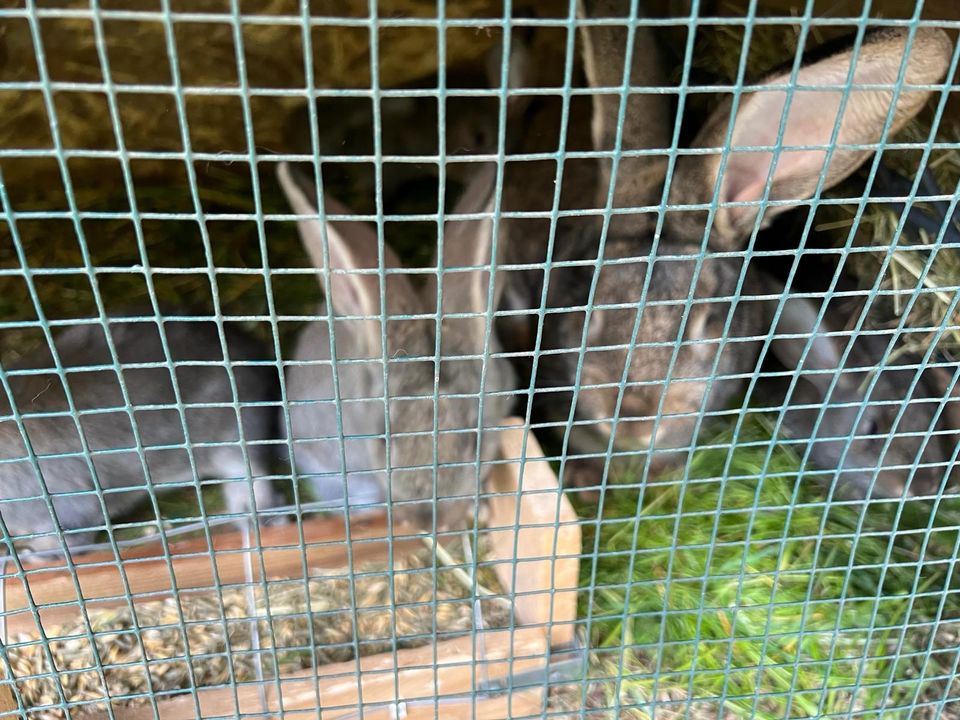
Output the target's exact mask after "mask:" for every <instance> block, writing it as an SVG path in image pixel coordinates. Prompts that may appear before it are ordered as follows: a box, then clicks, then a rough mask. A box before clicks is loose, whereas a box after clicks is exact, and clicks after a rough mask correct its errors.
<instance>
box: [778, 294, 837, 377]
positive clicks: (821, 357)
mask: <svg viewBox="0 0 960 720" xmlns="http://www.w3.org/2000/svg"><path fill="white" fill-rule="evenodd" d="M771 304H772V303H771ZM817 315H818V312H817V308H816V306H815V305H814V304H813V303H812V302H810V301H809V300H806V299H805V298H790V299H788V300H787V301H786V302H785V303H784V304H783V310H782V311H781V313H780V317H779V319H778V321H777V327H776V330H775V331H774V334H775V335H776V336H783V335H788V336H792V337H781V338H779V339H775V340H774V341H773V342H772V343H771V346H770V348H771V350H772V351H773V354H774V355H775V356H776V358H777V359H778V360H779V361H780V362H781V363H782V364H783V365H784V367H786V368H787V369H788V370H833V371H836V370H837V368H839V367H840V352H839V349H838V347H837V344H836V343H835V342H834V341H833V339H831V338H829V337H827V336H825V335H823V334H821V332H822V325H821V324H820V323H818V322H817ZM771 320H772V315H771ZM811 337H812V338H813V340H812V342H811V340H810V338H811ZM808 344H809V345H810V348H809V349H808V350H807V354H806V356H805V357H804V355H803V351H804V348H806V346H807V345H808ZM801 359H802V360H803V367H802V368H801V366H800V362H801ZM803 378H804V379H805V380H807V381H809V382H810V383H812V384H813V385H814V386H816V387H817V389H818V390H819V391H820V392H821V393H825V392H826V391H827V389H828V388H829V386H830V383H831V381H832V379H833V376H832V375H829V374H824V373H815V374H814V373H805V374H804V375H803Z"/></svg>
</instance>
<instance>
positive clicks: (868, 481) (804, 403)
mask: <svg viewBox="0 0 960 720" xmlns="http://www.w3.org/2000/svg"><path fill="white" fill-rule="evenodd" d="M813 314H815V313H813ZM786 315H787V313H785V316H786ZM831 319H834V320H835V319H836V318H831ZM810 326H811V322H810V320H809V318H808V319H805V320H802V321H801V322H800V323H794V324H793V326H792V327H791V326H790V321H789V320H788V321H787V322H786V324H785V323H784V322H783V321H782V322H781V323H780V325H779V326H778V329H777V333H778V335H779V334H781V333H784V334H786V335H789V336H792V337H790V338H789V339H779V340H776V341H774V342H773V343H772V345H771V349H772V350H773V353H774V355H775V357H776V358H777V359H778V360H779V361H780V363H782V364H783V365H784V366H785V367H787V368H788V370H790V371H791V374H792V371H793V369H794V368H796V371H797V372H798V377H797V379H796V383H795V387H794V390H793V392H792V394H791V395H790V396H789V397H787V396H786V394H785V393H784V392H774V393H771V394H769V395H766V399H765V400H764V404H767V405H771V406H772V407H774V409H779V407H778V406H777V405H776V404H775V403H780V404H781V405H784V406H785V408H786V409H785V410H784V411H783V412H784V414H783V424H784V427H785V429H786V431H787V435H788V436H789V438H791V439H793V440H794V441H800V442H801V445H800V446H799V449H798V453H799V454H801V455H803V454H804V453H805V452H806V453H808V462H809V464H810V465H811V466H812V467H813V469H815V470H818V471H821V472H823V473H827V474H828V475H827V477H828V478H834V477H835V493H836V495H837V496H839V497H840V498H843V499H852V500H860V499H865V498H868V497H881V498H896V497H903V496H905V495H906V496H915V495H932V494H935V493H937V492H939V491H940V489H941V488H943V487H945V486H949V485H953V484H955V481H956V476H955V473H954V471H953V468H952V467H951V466H950V460H951V458H952V456H953V450H954V448H955V446H956V442H957V434H958V431H960V401H958V398H957V392H956V390H955V389H954V388H952V387H951V385H952V384H953V382H952V380H953V373H952V372H950V371H949V370H947V369H945V368H943V367H939V366H930V367H923V362H922V358H920V357H918V356H916V355H912V354H909V353H906V354H897V355H894V354H888V353H887V348H888V346H889V337H888V336H886V335H879V334H873V333H867V332H863V333H860V334H858V335H856V336H854V337H851V335H850V333H848V332H847V333H837V332H827V333H824V332H822V331H820V330H817V329H815V331H814V332H813V333H810V330H809V328H810ZM807 345H809V350H808V352H807V354H806V356H805V357H804V355H803V349H804V347H805V346H807ZM845 354H846V358H845V359H844V355H845ZM788 378H789V375H788V376H787V378H785V379H782V380H781V381H780V382H778V383H775V386H778V387H779V388H780V390H781V391H785V390H786V389H787V388H786V386H787V385H789V382H788V381H787V379H788ZM911 387H913V390H912V392H911ZM807 448H809V449H807ZM914 466H916V467H914Z"/></svg>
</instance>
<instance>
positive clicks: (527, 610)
mask: <svg viewBox="0 0 960 720" xmlns="http://www.w3.org/2000/svg"><path fill="white" fill-rule="evenodd" d="M499 439H500V447H501V457H502V459H503V460H505V461H507V462H501V463H499V464H497V465H494V466H493V467H492V468H491V472H490V479H489V483H490V484H489V487H487V488H486V491H487V492H489V493H491V494H492V496H491V497H489V498H488V499H487V500H486V503H487V505H488V510H489V512H488V513H487V517H488V520H487V522H486V526H485V528H484V529H483V530H481V531H480V532H481V537H482V538H484V539H485V545H486V547H487V548H488V550H489V552H488V555H487V556H486V557H485V558H484V563H485V564H487V565H492V566H493V568H494V570H495V572H496V577H497V579H498V580H499V583H500V585H501V587H502V588H503V590H504V591H505V593H506V595H507V597H509V599H510V602H511V604H512V616H513V619H514V624H513V626H512V627H510V628H507V629H503V628H501V629H489V628H476V627H475V628H474V629H473V630H472V631H471V632H470V633H466V634H464V635H463V636H461V637H454V638H453V639H448V640H440V641H438V642H436V643H435V644H431V645H427V646H422V647H417V648H405V649H399V650H396V651H394V652H386V653H381V654H378V655H367V656H363V657H360V658H356V659H354V660H350V661H348V662H339V663H331V664H325V665H319V666H318V667H317V668H316V670H306V671H298V672H293V673H286V674H284V673H280V674H278V675H277V676H275V677H274V676H272V675H270V676H268V677H264V679H263V680H262V682H259V681H258V682H251V683H242V684H241V683H237V684H236V686H224V685H220V686H216V687H193V688H187V689H185V690H183V691H181V692H179V693H177V694H169V695H167V694H164V695H162V696H155V697H153V698H151V700H150V702H149V703H142V704H138V705H131V704H129V703H127V702H124V701H122V700H119V699H118V700H114V701H112V702H113V707H112V710H113V715H114V717H116V718H124V719H126V720H139V719H140V718H143V719H144V720H147V718H154V717H159V718H161V719H162V720H178V719H180V718H183V719H184V720H186V719H188V718H195V717H198V716H199V717H226V716H236V715H237V714H240V713H242V714H244V715H251V716H260V717H272V716H275V715H276V713H278V712H280V711H281V710H282V711H284V712H294V711H314V712H315V711H316V709H317V698H318V697H319V699H320V710H321V711H322V716H323V717H324V718H346V717H353V716H355V715H358V713H359V711H360V710H361V709H362V711H363V716H364V717H370V718H379V717H383V718H396V717H409V718H418V717H424V718H435V717H444V718H445V717H450V718H458V720H460V719H462V718H465V717H471V718H489V719H491V720H492V719H494V718H510V717H516V716H522V715H527V714H536V713H539V712H540V711H541V709H542V707H543V704H544V701H545V697H544V690H545V688H546V687H547V678H548V677H549V676H550V675H551V673H552V672H553V671H554V670H552V669H551V667H553V668H554V669H555V668H556V661H557V660H558V658H559V659H562V658H566V662H565V665H566V667H568V668H569V667H571V666H572V667H573V668H574V670H575V671H579V660H578V655H577V654H576V653H575V652H573V646H574V643H575V634H574V627H575V621H576V612H577V582H578V574H579V557H580V552H581V538H580V527H579V525H578V523H577V517H576V514H575V513H574V511H573V508H572V507H571V506H570V504H569V501H568V500H567V499H566V497H565V496H564V495H563V493H562V491H561V489H560V487H559V486H558V483H557V478H556V475H555V474H554V472H553V470H552V469H551V467H550V465H549V464H548V463H547V462H546V461H545V460H543V459H542V458H543V455H542V452H541V450H540V447H539V445H538V444H537V442H536V440H535V439H534V437H533V435H532V433H529V432H527V431H525V430H524V428H523V423H522V421H520V420H510V421H508V422H507V423H506V424H505V427H504V429H503V430H502V431H500V438H499ZM524 442H525V443H526V446H525V448H524ZM521 457H523V458H525V460H523V461H521V460H520V458H521ZM408 532H410V531H408ZM301 533H302V537H303V540H302V544H301V540H300V536H301ZM403 535H404V529H403V528H394V538H395V539H394V540H393V542H392V546H393V551H394V556H395V557H399V556H402V554H403V553H404V552H406V551H407V550H411V551H412V550H413V549H416V548H422V547H423V545H422V542H423V541H422V539H421V538H416V537H409V536H408V537H403ZM348 537H349V550H350V556H352V563H353V565H352V567H354V568H355V567H357V565H358V563H361V562H365V561H371V560H374V559H376V560H385V559H386V558H387V556H388V550H389V546H390V544H389V543H388V538H387V524H386V518H385V516H384V515H377V514H374V515H367V516H363V517H356V518H353V519H352V520H351V521H350V526H349V528H347V527H345V524H344V522H343V520H342V519H334V518H330V517H321V518H318V519H313V520H307V521H304V522H303V523H302V524H301V525H299V526H297V525H294V524H289V525H286V526H283V527H265V528H262V529H261V530H260V544H259V546H257V547H252V546H251V542H250V534H249V533H239V532H229V533H218V534H216V535H215V536H214V537H213V542H212V545H213V548H212V552H211V550H210V547H209V545H208V543H207V541H206V539H204V538H200V539H191V540H184V541H181V542H175V543H169V544H168V545H167V551H166V552H164V551H163V549H162V548H161V547H160V546H159V543H158V542H156V541H151V542H149V543H147V544H141V545H136V546H132V547H128V548H124V549H122V550H121V553H120V554H121V558H120V562H119V563H118V562H117V558H116V556H115V555H114V553H113V552H103V553H91V554H87V555H84V556H82V557H77V558H75V559H74V568H73V569H72V570H67V569H66V568H64V567H63V564H62V561H60V564H59V565H58V566H53V565H51V564H49V563H47V564H45V565H31V566H29V567H25V573H24V576H23V577H21V576H18V575H14V574H12V573H11V569H12V567H13V566H12V565H11V564H8V565H7V570H6V579H5V582H4V583H3V586H2V600H3V609H4V612H5V613H6V614H5V617H4V619H5V622H4V627H3V633H2V638H3V640H4V641H5V642H6V641H7V639H8V638H11V637H18V638H21V639H22V638H23V637H24V636H32V637H41V635H42V636H43V637H46V638H47V639H50V638H51V634H55V633H56V632H57V628H59V627H63V626H64V625H65V624H68V623H70V622H76V621H77V620H78V619H80V618H82V617H83V616H84V614H85V613H90V612H91V611H93V610H94V609H98V608H110V607H126V606H129V597H130V596H133V598H134V600H135V601H136V602H144V601H149V602H153V601H157V600H160V599H163V598H164V597H167V598H170V597H179V602H180V603H181V604H182V605H183V604H188V603H189V602H190V599H189V594H188V593H189V592H190V591H191V590H194V591H195V590H198V589H207V590H209V589H210V588H212V587H215V586H217V585H219V586H221V587H229V586H231V585H233V586H235V587H242V586H244V585H246V584H249V583H251V582H258V581H261V580H263V579H265V580H267V581H279V580H291V579H303V578H304V570H307V574H308V575H309V576H310V577H311V578H313V577H314V573H316V572H322V571H328V572H329V571H331V570H340V571H342V572H343V573H344V574H346V573H347V572H348V570H349V568H350V567H351V564H350V561H349V560H348V554H347V551H348V543H347V538H348ZM24 577H25V578H26V581H24ZM388 612H389V610H388ZM36 618H39V624H40V625H42V628H41V627H38V622H37V619H36ZM41 630H42V633H41ZM551 662H553V663H554V665H553V666H551ZM508 689H509V690H508ZM0 691H2V692H0V695H3V696H5V697H0V712H3V711H4V710H5V709H6V708H7V707H9V708H10V709H11V710H14V711H16V710H17V703H16V701H15V700H14V699H13V696H12V692H11V689H10V686H9V685H8V684H5V685H2V686H0ZM104 702H105V700H100V701H99V702H97V703H94V704H92V705H89V706H82V708H83V711H82V713H81V714H82V716H83V717H106V716H107V713H106V710H105V708H104ZM154 706H155V708H156V713H155V710H154ZM80 709H81V708H80V707H78V708H77V710H80ZM75 713H76V710H75V711H74V714H75ZM51 716H52V715H51Z"/></svg>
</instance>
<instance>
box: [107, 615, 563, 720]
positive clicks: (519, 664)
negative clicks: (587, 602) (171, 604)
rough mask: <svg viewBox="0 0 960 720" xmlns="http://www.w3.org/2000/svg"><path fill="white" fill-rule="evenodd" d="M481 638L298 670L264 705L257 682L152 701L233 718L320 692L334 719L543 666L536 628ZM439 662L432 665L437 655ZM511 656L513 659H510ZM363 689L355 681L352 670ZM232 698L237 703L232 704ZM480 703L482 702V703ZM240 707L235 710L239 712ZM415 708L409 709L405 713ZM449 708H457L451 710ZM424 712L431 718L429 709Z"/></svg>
mask: <svg viewBox="0 0 960 720" xmlns="http://www.w3.org/2000/svg"><path fill="white" fill-rule="evenodd" d="M479 635H481V636H482V639H483V648H482V650H481V649H480V648H479V647H477V645H479V643H478V644H477V645H475V644H474V640H473V638H471V637H469V636H468V637H463V638H454V639H452V640H445V641H443V642H440V643H437V645H436V647H435V648H434V646H425V647H421V648H412V649H406V650H399V651H397V654H396V663H395V662H394V657H393V655H392V654H391V653H383V654H380V655H371V656H368V657H364V658H360V660H359V662H357V661H351V662H344V663H336V664H331V665H323V666H321V667H319V668H318V673H317V674H318V675H319V677H320V681H319V683H318V682H317V681H316V680H315V679H314V677H313V674H312V673H310V672H304V673H298V674H296V675H291V676H287V677H284V678H283V679H281V680H280V691H279V698H278V692H277V684H276V683H275V682H274V681H270V680H268V681H266V683H265V686H266V687H265V690H266V692H265V693H264V695H265V698H266V702H267V706H266V708H264V707H263V705H262V698H261V693H260V689H259V688H258V687H257V686H255V685H245V686H243V687H240V688H237V690H236V692H235V691H234V689H233V688H213V689H203V688H200V689H198V690H196V701H195V699H194V694H193V693H190V694H184V695H178V696H176V697H173V698H170V699H168V700H161V701H159V702H158V703H157V711H158V713H159V717H160V720H193V719H194V718H195V717H196V702H199V705H200V713H201V717H213V716H223V715H231V714H235V713H243V714H247V713H252V714H256V713H266V714H273V713H277V712H279V711H280V709H281V708H282V709H283V710H284V711H295V710H304V709H310V708H316V706H317V692H318V691H319V694H320V709H321V710H322V711H323V716H324V717H325V718H337V717H343V716H346V715H351V714H353V713H355V712H356V710H357V707H358V706H359V704H360V702H361V700H362V702H363V703H364V704H373V705H377V704H383V703H396V702H398V701H399V702H411V701H423V700H428V701H432V700H433V699H434V698H441V699H442V698H443V697H445V696H446V697H451V696H457V695H462V694H464V693H469V692H470V690H471V688H473V687H475V686H476V684H477V683H479V682H481V681H482V680H483V679H484V678H504V677H506V676H507V675H508V674H510V673H511V672H513V673H517V672H524V671H525V670H533V669H536V668H538V667H541V666H542V665H543V662H544V656H545V653H546V649H547V648H546V639H545V636H544V632H543V630H542V629H541V628H523V627H520V628H515V629H514V630H513V631H512V632H511V631H509V630H487V631H483V632H482V633H480V634H479ZM435 657H436V665H434V658H435ZM511 658H512V661H511ZM358 667H359V671H360V674H361V678H362V680H361V684H360V685H358V683H357V671H358ZM234 698H236V700H237V701H238V702H235V700H234ZM483 702H486V701H481V702H480V704H483ZM471 703H472V700H469V701H466V702H460V703H453V704H451V705H450V706H449V707H448V706H447V704H446V703H442V704H441V708H443V712H441V717H458V718H460V717H462V712H463V709H464V706H466V707H468V708H469V706H470V704H471ZM238 704H239V707H238ZM410 707H412V706H408V710H409V708H410ZM504 707H505V705H504V703H503V701H502V698H498V699H497V702H496V703H494V704H493V705H492V706H491V707H490V708H488V709H487V710H485V711H484V712H483V713H482V715H477V717H489V718H491V719H492V718H502V717H509V716H508V715H499V714H497V713H496V712H493V710H495V709H498V708H499V709H502V708H504ZM454 708H458V709H457V710H456V711H455V712H454ZM429 711H430V713H431V717H433V707H432V703H430V707H429ZM114 715H115V717H116V718H118V720H152V719H153V718H154V717H155V715H154V709H153V706H152V705H141V706H139V707H134V708H126V707H123V706H120V705H118V706H117V707H116V708H115V710H114Z"/></svg>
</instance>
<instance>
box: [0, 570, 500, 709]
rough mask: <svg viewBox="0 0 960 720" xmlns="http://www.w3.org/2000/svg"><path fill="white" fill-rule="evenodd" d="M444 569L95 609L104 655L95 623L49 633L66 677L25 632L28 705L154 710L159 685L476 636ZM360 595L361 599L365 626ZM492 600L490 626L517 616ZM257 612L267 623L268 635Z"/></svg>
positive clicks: (248, 677) (14, 659)
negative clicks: (107, 704) (106, 702)
mask: <svg viewBox="0 0 960 720" xmlns="http://www.w3.org/2000/svg"><path fill="white" fill-rule="evenodd" d="M432 567H433V563H432V556H431V553H430V552H429V551H424V552H419V553H414V554H412V555H410V556H408V557H406V558H405V559H404V560H402V561H399V562H397V563H396V564H395V566H394V568H395V571H394V574H393V588H392V593H391V586H390V576H389V574H388V573H387V571H386V566H385V565H384V564H383V563H371V564H364V565H362V566H358V567H357V568H356V570H355V575H356V577H355V579H354V581H353V583H351V582H350V580H349V578H347V577H344V576H343V572H344V571H342V570H341V571H336V572H327V573H323V574H322V575H320V576H319V577H318V576H317V575H314V576H313V577H312V579H311V580H309V582H308V583H306V585H307V587H308V589H309V597H308V594H307V592H305V588H304V582H303V581H300V580H298V581H275V582H273V583H270V584H268V585H267V593H266V600H265V599H264V593H263V588H262V587H259V586H256V587H252V588H233V589H228V590H224V591H223V592H222V594H221V595H219V596H218V595H217V594H214V593H212V592H206V593H190V594H183V596H182V599H181V600H180V602H179V603H178V601H177V600H176V599H173V598H168V599H164V600H159V601H153V602H148V603H143V604H139V605H137V606H136V608H135V619H134V613H132V612H131V611H130V609H129V608H118V609H93V610H90V611H89V613H88V614H89V620H90V624H89V629H90V630H92V631H93V633H95V646H96V653H97V657H96V658H95V657H94V655H93V651H92V648H91V644H90V641H89V639H88V636H87V633H88V629H87V627H88V626H87V625H86V624H85V623H83V622H80V621H78V622H75V623H72V624H70V625H66V626H63V627H61V628H58V629H56V630H54V631H53V632H50V633H48V637H58V638H65V639H55V640H50V641H49V644H48V647H49V652H50V654H51V655H52V657H53V659H54V663H55V666H56V669H57V675H55V676H51V675H47V676H46V677H43V675H44V674H47V673H50V670H51V667H50V663H49V660H48V659H47V656H46V652H45V650H44V646H43V643H42V642H40V641H37V640H36V639H35V638H31V637H29V636H24V637H19V638H17V639H16V640H17V642H22V643H29V644H24V645H20V646H14V647H10V646H8V648H7V657H8V658H9V661H10V666H11V667H12V669H13V674H14V677H15V679H16V685H17V688H18V690H19V692H20V695H21V698H22V701H23V703H24V706H25V707H27V708H34V707H36V708H38V709H37V710H36V711H35V712H32V713H31V717H37V718H62V717H64V714H63V711H62V710H61V709H59V708H50V707H46V708H44V706H51V705H56V704H58V703H60V702H62V701H61V699H60V692H61V691H62V693H63V696H64V698H65V700H66V701H67V702H69V703H80V702H82V703H89V704H87V705H84V706H82V707H80V708H75V709H73V710H72V714H73V715H74V716H76V714H77V712H78V711H80V712H81V713H86V712H91V711H102V709H103V706H102V703H98V702H97V701H98V700H103V699H104V698H105V697H109V698H111V700H112V701H113V702H114V707H116V702H117V700H118V699H120V700H121V701H122V699H123V698H125V697H126V698H130V696H133V695H140V697H135V698H130V699H129V700H128V702H129V704H132V705H142V704H147V703H148V702H149V698H150V696H151V695H152V694H156V693H158V692H165V693H167V694H169V693H170V692H171V691H177V690H188V689H190V688H196V687H208V686H217V685H226V684H235V683H241V682H252V681H256V680H258V678H259V677H260V673H262V677H265V678H267V680H268V681H269V678H271V677H273V675H274V674H275V670H276V674H284V673H291V672H296V671H298V670H302V669H304V668H310V667H312V666H313V664H314V662H315V663H316V664H317V665H322V664H325V663H331V662H343V661H347V660H351V659H353V658H354V657H355V656H356V649H357V648H359V652H360V654H361V655H371V654H376V653H381V652H386V651H389V650H391V649H392V648H393V647H394V638H395V639H396V647H398V648H405V647H416V646H420V645H426V644H429V643H430V642H431V641H432V640H433V638H434V637H439V638H448V637H451V636H455V635H458V634H463V633H467V632H469V631H470V630H471V629H473V627H474V608H473V604H472V602H471V601H470V600H469V599H467V598H469V596H470V594H469V592H467V591H466V590H465V589H464V587H463V584H461V582H460V581H459V580H457V579H456V578H455V577H454V576H453V573H452V571H450V570H448V569H445V568H443V567H442V566H441V567H439V568H438V570H437V572H436V589H435V584H434V573H433V570H432ZM479 579H480V581H481V584H482V585H485V586H486V587H487V588H488V589H492V590H493V592H494V593H498V594H499V593H500V592H501V591H500V590H499V589H498V587H497V585H496V581H495V578H494V577H493V576H492V573H491V572H486V571H484V572H482V573H481V577H480V578H479ZM351 593H355V596H356V605H355V607H356V608H357V611H356V623H354V612H353V611H352V610H351V608H352V607H354V605H353V603H352V601H351ZM221 597H222V600H221ZM251 606H253V607H254V608H255V610H254V611H253V612H251V610H250V608H251ZM481 606H482V607H481V610H482V615H483V621H484V626H485V627H504V626H506V625H507V624H508V623H509V613H508V611H507V610H506V609H505V607H504V603H502V602H495V601H492V600H487V601H482V602H481ZM181 613H182V621H181ZM311 614H312V621H308V618H311ZM252 617H256V618H257V636H256V637H254V636H253V634H252V630H253V623H252V622H251V621H250V618H252ZM137 627H138V628H140V630H139V631H137V630H136V629H135V628H137ZM182 627H185V628H186V642H185V641H184V634H183V631H182V629H181V628H182ZM311 633H312V634H311ZM255 641H258V642H259V648H260V651H259V652H258V651H257V645H256V644H255ZM311 648H312V651H311ZM185 650H186V651H187V652H189V655H190V659H189V660H187V659H186V657H185ZM258 657H259V658H260V662H261V663H262V665H261V667H258ZM98 661H99V663H101V665H102V667H103V677H102V679H101V675H100V673H99V672H98V671H97V670H96V663H97V662H98ZM191 676H192V677H191Z"/></svg>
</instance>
